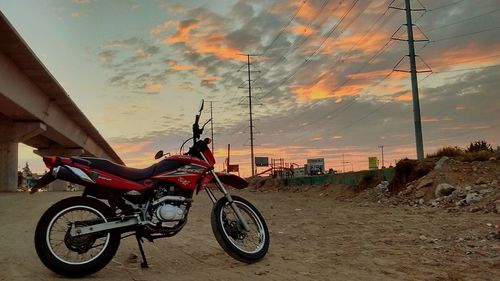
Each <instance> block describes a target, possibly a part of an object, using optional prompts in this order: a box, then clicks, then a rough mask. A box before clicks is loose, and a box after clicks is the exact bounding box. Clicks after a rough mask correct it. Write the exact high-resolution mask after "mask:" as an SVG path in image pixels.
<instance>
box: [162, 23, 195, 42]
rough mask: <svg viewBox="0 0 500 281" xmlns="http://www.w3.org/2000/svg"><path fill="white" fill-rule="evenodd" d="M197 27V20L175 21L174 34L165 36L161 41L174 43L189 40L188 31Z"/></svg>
mask: <svg viewBox="0 0 500 281" xmlns="http://www.w3.org/2000/svg"><path fill="white" fill-rule="evenodd" d="M197 27H198V21H196V20H187V21H182V22H177V32H176V33H175V34H174V35H171V36H167V37H166V38H165V39H164V40H163V43H166V44H174V43H178V42H187V41H189V36H190V32H191V31H192V30H194V29H195V28H197Z"/></svg>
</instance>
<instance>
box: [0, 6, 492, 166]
mask: <svg viewBox="0 0 500 281" xmlns="http://www.w3.org/2000/svg"><path fill="white" fill-rule="evenodd" d="M391 2H393V3H392V6H394V7H403V2H404V1H402V0H395V1H392V0H391V1H384V0H378V1H369V0H343V1H340V0H305V1H304V0H299V1H284V0H277V1H273V0H253V1H236V0H234V1H233V0H215V1H208V0H205V1H204V0H197V1H192V0H156V1H138V0H137V1H136V0H108V1H104V0H74V1H70V0H36V1H35V0H31V1H29V0H21V1H20V0H0V10H1V11H2V12H3V13H4V14H5V16H6V17H7V18H8V20H9V21H10V22H11V23H12V24H13V25H14V27H15V28H16V29H17V31H18V32H19V33H20V34H21V36H22V37H23V38H24V39H25V40H26V42H27V43H28V44H29V46H30V47H31V48H32V49H33V51H34V52H35V54H36V55H37V56H38V57H39V58H40V60H41V61H42V62H43V63H44V64H45V66H46V67H47V68H48V69H49V71H50V72H51V73H52V74H53V75H54V77H55V78H56V79H57V80H58V81H59V82H60V83H61V85H62V86H63V87H64V88H65V90H66V91H67V93H68V94H69V95H70V97H71V98H72V99H73V100H74V101H75V102H76V104H77V105H78V106H79V107H80V109H81V110H82V111H83V112H84V113H85V114H86V116H87V117H88V118H89V120H91V122H92V123H93V124H94V126H95V127H96V128H97V129H98V130H99V132H100V133H101V134H102V135H103V136H104V137H105V138H106V139H107V140H108V142H109V143H110V144H111V146H112V147H113V148H114V149H115V150H116V152H117V153H118V154H119V155H120V157H121V158H122V159H123V160H124V161H125V162H126V163H127V165H130V166H133V167H145V166H147V165H150V164H152V163H154V160H153V155H154V154H155V152H156V151H157V150H159V149H164V150H165V151H167V152H170V153H172V154H174V153H178V149H179V146H180V144H181V143H182V142H183V140H184V139H186V138H188V137H190V134H191V133H190V130H191V124H192V122H193V119H194V114H195V111H196V109H197V107H198V104H199V101H200V100H201V99H202V98H204V99H205V100H209V101H213V109H214V110H213V114H214V130H215V146H216V156H217V160H218V163H219V164H218V166H217V168H218V169H221V167H222V166H221V165H222V163H223V161H224V160H223V159H224V157H225V155H226V153H227V152H226V147H227V144H228V143H230V144H231V147H232V155H231V157H232V158H231V159H232V161H231V162H232V163H233V164H240V166H241V170H242V172H243V175H249V174H250V168H249V166H250V156H249V154H250V147H249V144H250V141H249V128H248V106H247V103H248V99H247V98H246V97H247V95H248V93H247V91H246V90H245V89H242V88H240V87H246V85H247V84H246V83H247V82H246V79H248V77H247V73H246V64H245V63H246V57H244V56H241V55H239V54H241V53H251V54H259V55H260V56H258V57H252V60H253V62H252V69H253V70H256V71H259V72H254V73H252V75H253V77H252V79H253V80H254V82H253V83H252V87H253V88H254V99H253V102H254V111H255V120H254V125H255V130H254V132H255V144H256V147H255V154H256V156H268V157H270V158H285V161H286V162H294V163H298V164H300V165H302V164H304V163H305V162H306V159H307V158H315V157H324V158H325V159H326V166H327V168H333V169H336V170H342V154H343V155H344V159H345V161H348V162H350V163H352V165H353V168H354V169H355V170H359V169H366V168H367V166H368V159H367V158H368V156H378V157H379V158H380V149H379V148H378V146H380V145H383V146H384V152H385V155H384V156H385V164H386V166H388V165H389V164H391V163H392V164H394V161H395V160H398V159H401V158H404V157H409V158H416V151H415V137H414V123H413V112H412V101H411V86H410V79H409V74H408V73H404V72H397V71H393V68H394V67H395V66H396V65H397V67H396V69H398V70H407V69H409V64H408V61H407V59H406V58H404V56H405V55H406V54H407V53H408V45H407V43H406V42H404V41H397V40H390V38H391V36H393V37H394V38H399V39H405V38H406V32H405V27H404V26H403V27H401V25H402V24H403V23H405V13H404V11H400V10H396V9H388V6H389V4H390V3H391ZM412 3H413V8H419V9H420V8H423V7H422V5H423V6H424V7H425V8H426V9H427V12H425V13H424V12H421V11H420V12H414V13H413V16H414V20H415V23H416V25H417V26H418V27H419V29H415V36H416V39H425V38H426V37H427V38H428V39H429V40H430V41H429V42H428V43H425V42H419V43H416V50H417V53H418V55H420V58H419V59H417V63H418V69H419V70H420V71H426V70H429V68H428V67H430V68H431V69H432V71H433V72H432V74H431V73H427V72H425V73H420V74H419V81H420V83H419V86H420V96H421V114H422V121H423V123H422V126H423V137H424V149H425V153H431V152H434V151H435V150H436V149H437V148H439V147H442V146H448V145H451V146H455V145H458V146H462V147H463V146H465V145H467V144H468V143H469V142H471V141H474V140H479V139H484V140H486V141H488V142H489V143H492V144H493V145H494V146H495V147H496V146H497V145H500V113H499V112H500V96H499V94H500V93H499V90H498V89H500V79H499V78H500V2H499V1H498V0H481V1H473V0H443V1H431V0H420V1H412ZM421 4H422V5H421ZM422 32H423V33H422ZM424 34H425V35H424ZM425 36H426V37H425ZM402 58H403V60H401V59H402ZM398 62H400V63H399V64H398ZM207 105H208V104H207ZM209 115H210V112H209V106H205V112H204V116H203V117H202V120H207V118H209ZM206 136H209V130H207V131H206ZM32 150H33V149H32V148H29V147H26V146H21V149H20V153H21V154H20V158H21V159H20V165H21V166H22V165H24V162H26V161H29V163H30V165H31V166H32V167H33V168H34V169H35V170H41V169H42V166H43V165H42V163H41V162H42V161H41V159H40V158H38V157H37V156H35V155H34V154H32V153H31V151H32ZM350 163H349V164H346V165H345V166H346V170H350V169H351V164H350Z"/></svg>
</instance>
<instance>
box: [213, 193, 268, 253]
mask: <svg viewBox="0 0 500 281" xmlns="http://www.w3.org/2000/svg"><path fill="white" fill-rule="evenodd" d="M232 198H233V201H234V203H235V204H236V206H237V207H238V208H239V210H240V213H241V214H242V216H243V218H244V219H245V221H246V222H247V225H248V226H249V228H250V231H248V232H246V231H245V230H244V229H243V227H242V225H241V223H240V222H239V220H238V218H237V217H236V214H235V213H234V210H233V209H232V207H231V205H230V204H229V202H228V201H227V198H225V197H222V198H221V199H219V201H217V203H216V204H215V205H214V207H213V210H212V216H211V223H212V231H213V233H214V236H215V238H216V239H217V242H219V245H220V246H221V247H222V249H224V251H225V252H226V253H227V254H228V255H230V256H231V257H233V258H234V259H236V260H239V261H241V262H245V263H254V262H256V261H259V260H260V259H262V258H263V257H264V256H265V255H266V254H267V251H268V249H269V242H270V237H269V230H268V228H267V224H266V221H265V220H264V218H263V217H262V215H261V214H260V212H259V210H257V208H255V207H254V206H253V205H252V204H251V203H250V202H248V201H247V200H245V199H243V198H241V197H239V196H232Z"/></svg>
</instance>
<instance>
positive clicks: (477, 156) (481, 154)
mask: <svg viewBox="0 0 500 281" xmlns="http://www.w3.org/2000/svg"><path fill="white" fill-rule="evenodd" d="M491 157H495V153H494V152H492V151H489V150H481V151H472V152H467V153H465V154H464V155H463V158H462V161H463V162H473V161H488V160H489V159H490V158H491Z"/></svg>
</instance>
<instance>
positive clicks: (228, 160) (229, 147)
mask: <svg viewBox="0 0 500 281" xmlns="http://www.w3.org/2000/svg"><path fill="white" fill-rule="evenodd" d="M230 162H231V144H230V143H228V144H227V172H228V173H229V165H230V164H229V163H230Z"/></svg>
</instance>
